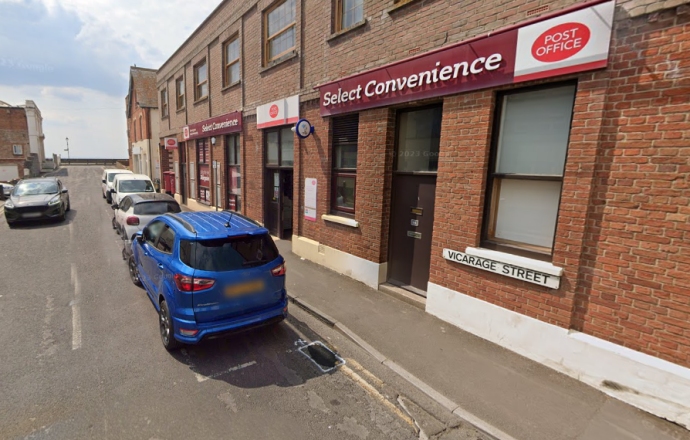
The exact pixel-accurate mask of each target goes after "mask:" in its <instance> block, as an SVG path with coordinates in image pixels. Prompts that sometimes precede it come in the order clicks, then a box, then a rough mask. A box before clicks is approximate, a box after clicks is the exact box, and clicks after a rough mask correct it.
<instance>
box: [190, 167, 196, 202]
mask: <svg viewBox="0 0 690 440" xmlns="http://www.w3.org/2000/svg"><path fill="white" fill-rule="evenodd" d="M189 194H190V197H195V195H196V172H195V171H194V162H189Z"/></svg>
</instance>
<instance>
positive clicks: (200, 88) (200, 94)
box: [194, 60, 208, 101]
mask: <svg viewBox="0 0 690 440" xmlns="http://www.w3.org/2000/svg"><path fill="white" fill-rule="evenodd" d="M207 96H208V68H207V66H206V60H204V61H202V62H201V63H199V64H197V65H196V66H194V100H195V101H198V100H200V99H203V98H206V97H207Z"/></svg>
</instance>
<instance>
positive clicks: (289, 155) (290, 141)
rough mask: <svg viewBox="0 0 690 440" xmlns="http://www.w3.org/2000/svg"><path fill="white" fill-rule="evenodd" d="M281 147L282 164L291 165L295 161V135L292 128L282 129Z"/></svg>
mask: <svg viewBox="0 0 690 440" xmlns="http://www.w3.org/2000/svg"><path fill="white" fill-rule="evenodd" d="M280 148H281V157H280V162H281V163H280V164H281V165H282V166H288V167H291V166H292V165H293V164H294V162H295V137H294V135H293V134H292V130H291V129H289V128H283V129H282V130H280Z"/></svg>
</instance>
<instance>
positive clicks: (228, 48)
mask: <svg viewBox="0 0 690 440" xmlns="http://www.w3.org/2000/svg"><path fill="white" fill-rule="evenodd" d="M223 66H224V69H223V86H226V87H227V86H229V85H230V84H235V83H236V82H237V81H239V80H240V39H239V38H237V37H235V38H234V39H232V40H231V41H228V42H227V43H225V44H224V45H223Z"/></svg>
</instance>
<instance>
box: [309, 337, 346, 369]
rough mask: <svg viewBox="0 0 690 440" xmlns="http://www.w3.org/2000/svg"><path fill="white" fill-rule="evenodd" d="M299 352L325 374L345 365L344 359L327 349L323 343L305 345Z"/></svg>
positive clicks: (316, 342) (315, 342)
mask: <svg viewBox="0 0 690 440" xmlns="http://www.w3.org/2000/svg"><path fill="white" fill-rule="evenodd" d="M299 351H300V353H302V354H303V355H305V356H306V357H307V358H308V359H309V360H310V361H312V362H313V363H314V364H315V365H316V366H317V367H319V370H321V371H323V372H324V373H327V372H329V371H331V370H333V369H334V368H337V367H339V366H341V365H344V364H345V360H344V359H343V358H341V357H340V356H338V355H337V354H336V353H334V352H333V350H331V349H330V348H328V347H326V345H324V344H323V343H322V342H321V341H314V342H312V343H311V344H307V345H304V346H302V347H300V348H299Z"/></svg>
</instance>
